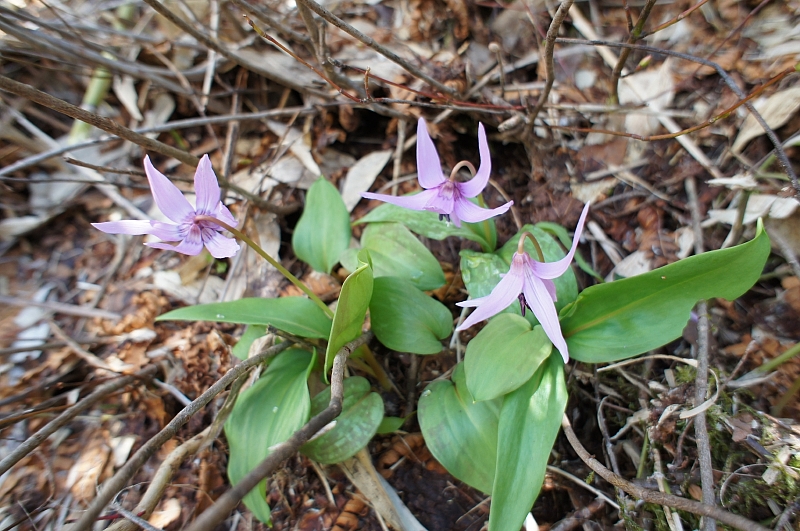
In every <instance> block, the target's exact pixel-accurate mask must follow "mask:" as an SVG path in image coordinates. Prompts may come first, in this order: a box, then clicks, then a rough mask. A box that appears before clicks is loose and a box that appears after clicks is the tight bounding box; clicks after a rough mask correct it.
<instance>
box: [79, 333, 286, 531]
mask: <svg viewBox="0 0 800 531" xmlns="http://www.w3.org/2000/svg"><path fill="white" fill-rule="evenodd" d="M291 345H292V343H290V342H289V341H286V342H284V343H281V344H280V345H276V346H274V347H272V348H270V349H267V350H265V351H264V352H262V353H260V354H259V355H258V356H254V357H252V358H249V359H247V360H245V361H243V362H242V363H240V364H239V365H237V366H236V367H234V368H232V369H230V370H229V371H228V372H226V373H225V376H223V377H222V378H220V379H219V380H217V382H216V383H215V384H214V385H212V386H211V387H209V388H208V390H207V391H206V392H205V393H203V394H202V395H200V396H198V397H197V398H196V399H195V400H194V401H193V402H192V403H191V404H189V405H188V406H186V407H185V408H183V409H182V410H181V411H180V412H179V413H178V414H177V415H175V417H174V418H173V419H172V420H171V421H170V422H169V424H167V425H166V426H165V427H164V429H162V430H161V431H160V432H158V433H157V434H156V435H155V436H154V437H152V438H151V439H150V440H149V441H147V442H146V443H144V445H143V446H142V447H141V448H139V450H138V451H137V452H136V453H135V454H134V455H133V457H131V458H130V459H129V460H128V462H127V463H125V465H123V467H122V468H120V469H119V470H118V471H117V473H116V474H114V475H113V476H112V477H111V479H109V480H108V481H106V482H105V483H103V486H102V488H101V490H100V492H99V493H98V495H97V497H96V498H95V499H94V500H92V502H91V503H90V504H89V507H88V508H87V509H86V511H85V512H84V513H83V515H82V516H81V518H80V519H79V520H78V521H77V522H76V523H75V525H74V526H73V527H72V529H73V531H88V530H89V529H91V528H92V526H93V525H94V523H95V520H96V519H97V517H98V516H100V513H101V512H102V510H103V508H105V506H106V505H108V503H109V502H110V501H111V500H112V499H113V498H114V496H116V495H117V493H118V492H119V491H120V490H122V489H123V488H124V487H125V484H126V483H127V482H128V481H129V480H130V479H131V478H132V477H133V475H134V474H136V472H137V471H138V470H139V469H140V468H141V467H142V465H144V464H145V462H146V461H147V460H148V459H150V458H151V457H152V456H153V455H154V454H155V453H156V451H158V449H159V448H161V446H163V445H164V443H166V442H167V441H168V440H170V439H171V438H172V437H173V436H174V435H175V433H177V431H178V429H179V428H180V427H181V426H183V425H184V424H186V423H187V422H189V419H191V418H192V416H194V414H195V413H197V412H198V411H200V410H201V409H203V408H204V407H205V406H206V405H207V404H208V403H209V402H211V400H212V399H213V398H214V397H215V396H217V395H218V394H220V393H221V392H222V391H223V390H224V389H225V388H227V387H228V385H230V384H231V383H232V382H233V381H234V380H236V379H237V378H239V377H240V376H241V375H242V374H244V373H245V372H247V370H248V369H250V368H251V367H254V366H256V365H258V364H259V363H262V362H263V361H264V360H266V359H267V358H270V357H272V356H275V355H277V354H278V353H279V352H282V351H284V350H286V349H287V348H288V347H290V346H291Z"/></svg>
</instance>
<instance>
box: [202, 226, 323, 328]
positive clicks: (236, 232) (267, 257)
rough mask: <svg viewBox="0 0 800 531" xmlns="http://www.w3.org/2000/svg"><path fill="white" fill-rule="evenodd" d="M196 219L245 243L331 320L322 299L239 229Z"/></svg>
mask: <svg viewBox="0 0 800 531" xmlns="http://www.w3.org/2000/svg"><path fill="white" fill-rule="evenodd" d="M197 217H198V218H200V220H201V221H207V222H209V223H214V224H217V225H219V226H220V227H222V228H224V229H226V230H228V232H230V233H231V234H233V235H234V236H236V237H237V238H238V239H240V240H241V241H243V242H244V243H246V244H247V245H248V246H249V247H250V248H251V249H253V250H254V251H255V252H257V253H258V255H259V256H261V258H263V259H264V260H266V261H267V262H269V264H270V265H271V266H272V267H274V268H275V269H277V270H278V271H279V272H280V273H281V274H282V275H283V276H285V277H286V278H287V279H288V280H289V282H291V283H292V284H294V285H295V286H297V287H298V288H299V289H300V290H301V291H302V292H303V293H305V294H306V295H308V298H309V299H311V300H312V301H314V303H315V304H316V305H317V306H319V307H320V309H322V311H323V312H325V315H327V316H328V317H330V318H331V319H333V311H332V310H331V309H330V308H328V305H327V304H325V303H324V302H323V301H322V299H320V298H319V297H317V295H316V294H315V293H314V292H313V291H311V289H310V288H309V287H308V286H306V285H305V284H304V283H303V281H302V280H300V279H299V278H297V277H296V276H294V275H293V274H292V273H291V272H290V271H289V270H288V269H286V268H285V267H283V266H282V265H281V263H280V262H278V261H277V260H275V259H274V258H272V257H271V256H270V255H269V253H267V252H266V251H265V250H264V249H262V248H261V246H259V245H258V244H257V243H256V242H254V241H253V240H252V239H251V238H250V237H249V236H247V235H246V234H245V233H244V232H242V231H240V230H239V229H237V228H235V227H233V226H230V225H228V224H227V223H225V222H224V221H222V220H220V219H216V218H213V217H211V216H197Z"/></svg>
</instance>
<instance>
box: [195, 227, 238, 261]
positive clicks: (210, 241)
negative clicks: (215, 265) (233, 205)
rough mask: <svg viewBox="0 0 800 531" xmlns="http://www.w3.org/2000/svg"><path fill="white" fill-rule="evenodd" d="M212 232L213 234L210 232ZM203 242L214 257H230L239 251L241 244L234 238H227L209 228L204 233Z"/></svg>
mask: <svg viewBox="0 0 800 531" xmlns="http://www.w3.org/2000/svg"><path fill="white" fill-rule="evenodd" d="M208 232H211V234H208ZM203 243H204V244H205V246H206V249H208V252H209V253H211V256H213V257H214V258H230V257H231V256H233V255H235V254H236V253H237V252H239V244H238V243H236V240H234V239H233V238H226V237H225V236H223V235H222V234H220V233H219V232H217V231H214V230H209V229H207V230H206V231H204V234H203Z"/></svg>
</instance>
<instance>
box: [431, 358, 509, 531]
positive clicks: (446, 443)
mask: <svg viewBox="0 0 800 531" xmlns="http://www.w3.org/2000/svg"><path fill="white" fill-rule="evenodd" d="M501 404H502V400H500V399H497V400H484V401H483V402H473V400H472V397H471V396H470V394H469V391H468V390H467V387H466V382H465V380H464V364H463V363H460V364H458V365H456V368H455V370H454V371H453V381H452V382H450V381H447V380H440V381H436V382H433V383H432V384H430V385H429V386H428V388H427V389H426V390H425V391H424V392H423V393H422V395H421V396H420V398H419V425H420V428H421V429H422V435H423V436H424V437H425V443H426V444H427V445H428V448H429V449H430V451H431V453H432V454H433V456H434V457H435V458H436V459H437V460H438V461H439V462H440V463H441V464H442V465H444V467H445V468H446V469H447V471H448V472H450V473H451V474H453V476H455V477H457V478H458V479H460V480H461V481H463V482H464V483H466V484H467V485H470V486H471V487H474V488H476V489H478V490H480V491H482V492H485V493H486V494H489V493H490V492H491V490H492V483H493V482H494V474H495V462H496V459H497V425H498V416H499V414H500V405H501ZM496 529H499V528H496Z"/></svg>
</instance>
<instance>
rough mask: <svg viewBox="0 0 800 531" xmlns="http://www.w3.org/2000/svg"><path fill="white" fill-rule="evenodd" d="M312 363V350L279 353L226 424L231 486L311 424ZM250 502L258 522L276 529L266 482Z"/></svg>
mask: <svg viewBox="0 0 800 531" xmlns="http://www.w3.org/2000/svg"><path fill="white" fill-rule="evenodd" d="M312 364H313V356H312V355H311V354H310V353H309V352H307V351H305V350H299V349H289V350H286V351H285V352H282V353H281V354H278V355H277V356H276V357H275V359H274V360H272V363H270V365H269V367H267V370H266V371H265V372H264V376H262V377H261V378H260V379H259V380H258V381H257V382H256V383H255V384H253V386H252V387H250V388H249V389H247V390H246V391H244V392H243V393H242V394H241V395H240V396H239V398H238V400H236V404H235V405H234V407H233V411H232V412H231V415H230V417H228V420H227V421H226V422H225V436H226V437H227V439H228V446H229V448H230V458H229V460H228V478H229V479H230V482H231V485H235V484H236V483H238V482H239V481H240V480H241V479H242V478H243V477H244V476H245V475H247V473H248V472H250V471H251V470H252V469H254V468H255V467H256V465H258V464H259V463H260V462H261V461H262V460H263V459H264V458H265V457H267V455H269V448H270V447H271V446H273V445H275V444H278V443H281V442H283V441H285V440H286V439H288V438H289V437H290V436H291V435H292V434H293V433H294V432H295V431H297V430H298V429H300V428H301V427H302V426H303V425H304V424H305V423H306V422H307V421H308V415H309V410H310V408H311V398H310V397H309V394H308V384H307V383H306V380H307V379H308V373H309V371H310V369H311V366H312ZM244 503H245V505H247V508H248V509H250V510H251V511H252V512H253V514H254V515H255V516H256V518H258V519H259V520H261V521H262V522H264V523H265V524H267V525H271V521H270V520H271V519H270V508H269V505H268V504H267V501H266V480H264V481H262V482H261V483H259V484H258V486H256V487H255V488H254V489H253V490H251V491H250V492H249V493H248V494H247V495H246V496H245V497H244Z"/></svg>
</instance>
